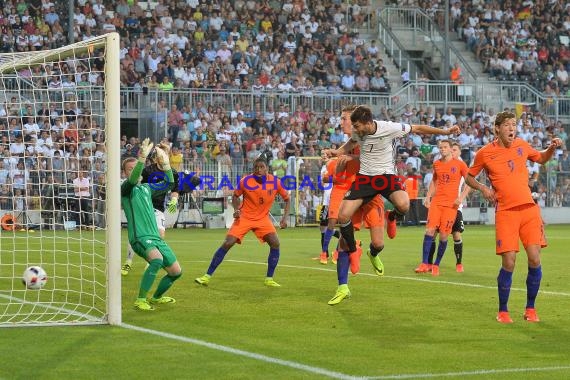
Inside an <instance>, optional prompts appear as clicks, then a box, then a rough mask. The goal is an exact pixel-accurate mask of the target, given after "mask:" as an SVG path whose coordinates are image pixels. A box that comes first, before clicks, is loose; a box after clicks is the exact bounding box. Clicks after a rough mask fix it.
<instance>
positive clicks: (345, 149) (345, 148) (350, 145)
mask: <svg viewBox="0 0 570 380" xmlns="http://www.w3.org/2000/svg"><path fill="white" fill-rule="evenodd" d="M357 145H358V143H357V142H356V141H354V140H353V139H349V140H348V141H347V142H345V143H344V144H342V146H341V147H339V148H338V149H324V150H323V153H322V156H323V159H325V160H326V159H328V158H331V157H338V156H342V155H344V154H348V153H349V152H351V151H352V150H353V149H354V148H355V147H356V146H357Z"/></svg>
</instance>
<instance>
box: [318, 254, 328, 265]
mask: <svg viewBox="0 0 570 380" xmlns="http://www.w3.org/2000/svg"><path fill="white" fill-rule="evenodd" d="M327 256H328V255H327V253H326V252H321V254H320V255H319V262H320V263H321V264H323V265H327V263H328V257H327Z"/></svg>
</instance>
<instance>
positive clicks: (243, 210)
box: [194, 157, 290, 287]
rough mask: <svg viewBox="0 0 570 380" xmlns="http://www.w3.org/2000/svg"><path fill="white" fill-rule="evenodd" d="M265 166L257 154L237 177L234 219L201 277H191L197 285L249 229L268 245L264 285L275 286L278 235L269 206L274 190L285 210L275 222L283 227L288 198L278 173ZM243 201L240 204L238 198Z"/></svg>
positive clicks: (273, 196)
mask: <svg viewBox="0 0 570 380" xmlns="http://www.w3.org/2000/svg"><path fill="white" fill-rule="evenodd" d="M267 171H268V166H267V162H266V161H265V159H264V158H261V157H260V158H257V159H256V160H255V161H254V163H253V174H251V175H248V176H245V177H243V178H242V179H241V181H240V183H239V187H238V188H237V189H236V190H234V194H233V195H232V205H233V206H234V210H235V211H234V219H235V220H234V222H233V224H232V226H231V227H230V230H229V231H228V233H227V235H226V239H225V240H224V242H223V243H222V245H221V247H220V248H218V250H217V251H216V252H215V253H214V257H213V258H212V261H211V262H210V266H209V268H208V271H207V272H206V274H205V275H203V276H202V277H198V278H196V279H195V280H194V281H195V282H197V283H198V284H200V285H208V283H209V282H210V278H211V277H212V275H213V274H214V271H215V270H216V268H217V267H218V266H219V265H220V264H221V263H222V261H223V260H224V257H225V256H226V253H228V251H229V250H230V249H231V248H232V247H233V246H234V244H236V243H240V244H241V241H242V239H243V237H244V236H245V235H246V234H247V233H248V232H249V231H253V233H254V234H255V236H257V238H258V239H259V240H260V241H261V242H262V243H263V242H265V243H267V244H268V245H269V257H268V258H267V276H266V277H265V285H267V286H271V287H279V286H281V285H279V284H278V283H277V282H275V281H274V280H273V273H274V272H275V267H276V266H277V263H278V262H279V238H278V237H277V231H276V230H275V227H274V226H273V223H272V222H271V219H270V218H269V210H270V209H271V206H272V205H273V202H274V200H275V197H276V196H277V194H279V195H280V196H281V198H283V200H284V201H285V210H284V212H283V217H282V218H281V222H280V223H279V225H280V226H281V228H286V227H287V216H288V215H289V207H290V200H289V195H288V194H287V191H286V190H285V189H284V188H283V186H282V185H281V181H280V179H279V178H278V177H275V176H273V175H271V174H268V173H267ZM242 197H243V202H241V205H240V198H242Z"/></svg>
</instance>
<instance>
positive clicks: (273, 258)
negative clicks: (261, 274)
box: [267, 248, 279, 277]
mask: <svg viewBox="0 0 570 380" xmlns="http://www.w3.org/2000/svg"><path fill="white" fill-rule="evenodd" d="M278 262H279V248H269V256H267V277H273V273H274V272H275V267H277V263H278Z"/></svg>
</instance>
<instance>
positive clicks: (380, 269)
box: [366, 250, 384, 276]
mask: <svg viewBox="0 0 570 380" xmlns="http://www.w3.org/2000/svg"><path fill="white" fill-rule="evenodd" d="M366 254H367V255H368V258H369V259H370V262H371V263H372V267H373V268H374V272H375V273H376V274H377V275H378V276H384V263H382V260H380V255H376V256H372V254H371V253H370V250H368V251H367V252H366Z"/></svg>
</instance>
